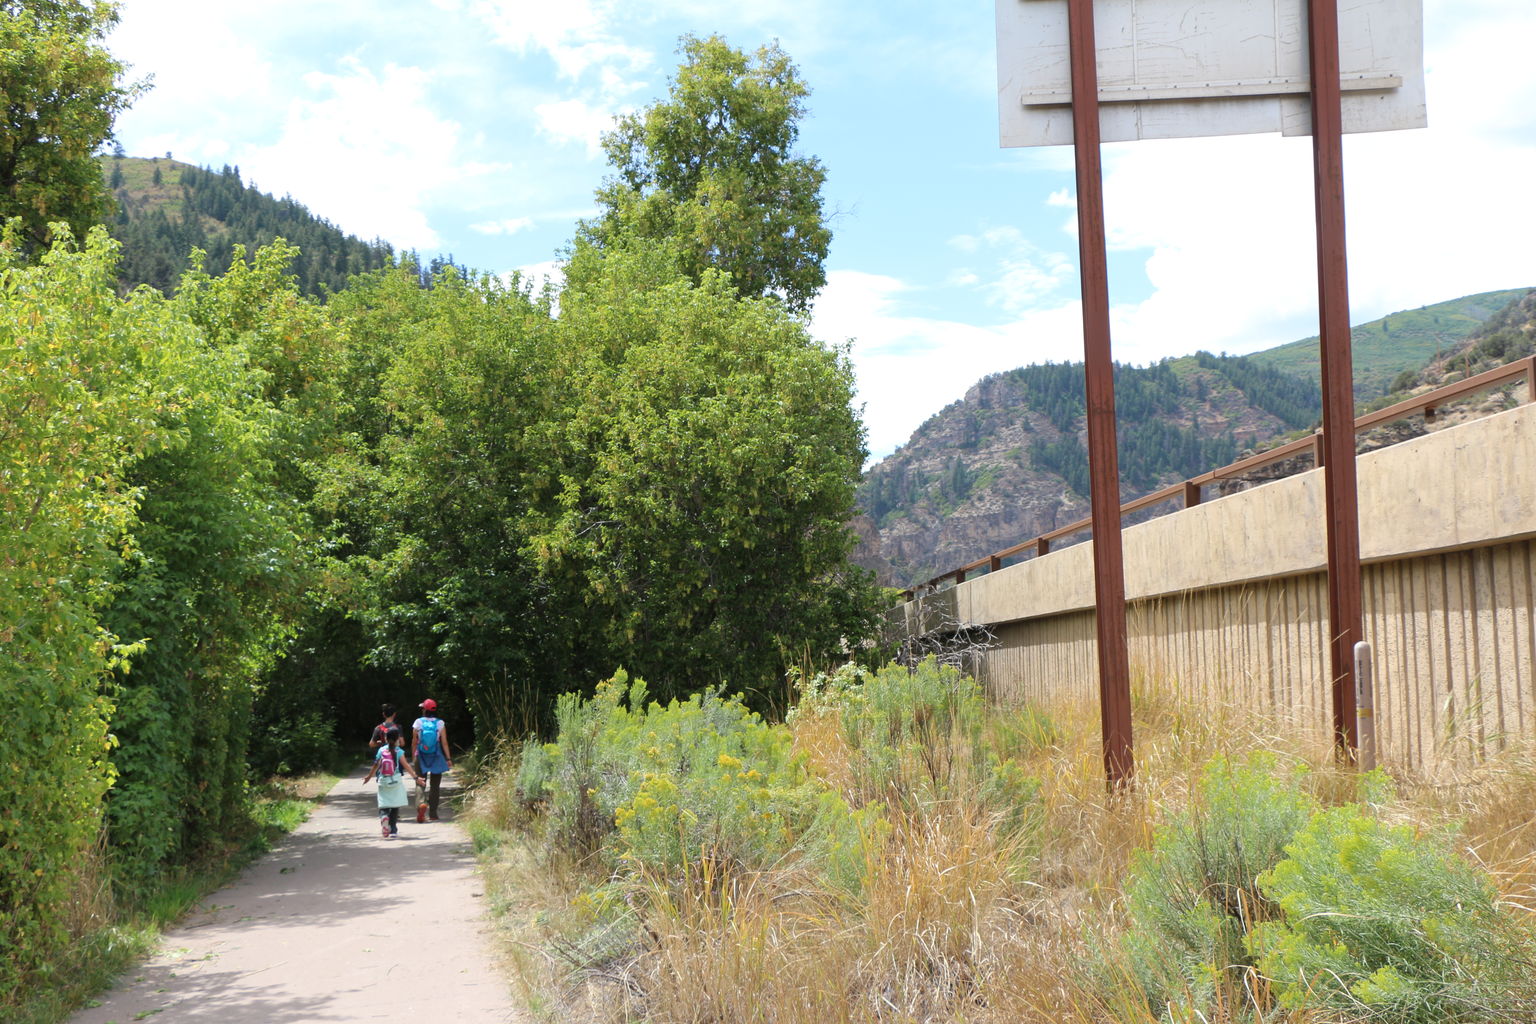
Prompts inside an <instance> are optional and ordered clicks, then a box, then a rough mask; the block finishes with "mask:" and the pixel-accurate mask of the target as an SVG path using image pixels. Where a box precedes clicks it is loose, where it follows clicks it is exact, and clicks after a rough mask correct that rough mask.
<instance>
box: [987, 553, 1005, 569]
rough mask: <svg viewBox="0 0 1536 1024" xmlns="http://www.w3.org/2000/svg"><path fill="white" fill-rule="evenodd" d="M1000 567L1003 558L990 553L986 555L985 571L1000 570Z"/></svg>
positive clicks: (1001, 566)
mask: <svg viewBox="0 0 1536 1024" xmlns="http://www.w3.org/2000/svg"><path fill="white" fill-rule="evenodd" d="M1002 568H1003V560H1002V559H1001V558H999V557H997V556H996V555H991V556H989V557H988V559H987V572H1001V571H1002Z"/></svg>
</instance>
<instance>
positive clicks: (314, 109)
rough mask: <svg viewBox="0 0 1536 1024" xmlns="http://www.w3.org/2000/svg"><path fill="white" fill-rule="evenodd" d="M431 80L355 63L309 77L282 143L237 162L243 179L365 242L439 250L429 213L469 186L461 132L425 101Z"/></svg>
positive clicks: (414, 71) (415, 71) (405, 70)
mask: <svg viewBox="0 0 1536 1024" xmlns="http://www.w3.org/2000/svg"><path fill="white" fill-rule="evenodd" d="M431 81H432V75H431V74H430V73H428V72H425V71H423V70H421V69H419V68H414V67H398V66H396V65H393V64H390V65H386V66H385V67H384V69H383V71H382V72H375V71H374V70H372V69H371V68H368V67H366V66H364V65H363V64H362V63H361V62H360V61H358V60H357V59H355V58H347V59H345V60H344V61H343V62H342V69H341V71H340V73H337V74H327V73H322V72H312V73H310V74H308V75H306V76H305V77H304V84H305V85H306V86H307V87H308V89H309V96H307V97H305V98H300V99H295V100H294V101H293V102H292V103H291V104H290V105H289V108H288V112H287V120H286V122H285V124H284V126H283V130H282V133H281V135H280V136H279V138H278V139H277V140H276V141H275V142H273V143H272V144H270V145H267V146H260V147H253V148H250V149H247V150H245V151H244V152H243V153H241V154H240V160H239V162H240V165H241V169H242V170H243V171H245V172H246V173H247V176H248V177H249V178H253V179H255V180H256V182H257V184H258V185H259V186H260V187H261V188H262V189H263V190H265V191H269V192H274V193H277V194H281V193H284V192H291V193H293V194H295V195H300V196H302V197H303V201H304V203H305V204H306V205H307V206H309V207H310V209H312V210H313V211H314V212H315V213H316V214H318V215H320V216H323V217H326V218H327V219H330V220H332V221H335V222H336V223H337V224H339V225H340V226H341V227H342V228H343V229H344V230H346V231H349V232H352V233H354V234H357V235H359V236H361V237H363V238H373V237H375V236H377V237H382V238H386V239H388V240H389V241H391V242H393V243H394V244H396V245H397V246H401V247H403V248H411V249H436V248H438V247H439V242H440V240H439V237H438V234H437V232H436V230H434V229H433V227H432V225H431V224H430V222H429V220H428V217H427V214H426V211H425V207H426V205H427V203H428V200H429V199H430V198H431V197H432V196H433V195H434V194H436V193H439V192H442V191H445V190H447V189H450V188H452V186H453V185H454V183H455V181H458V180H460V179H462V177H463V172H462V171H461V170H460V168H459V167H458V139H459V126H458V125H457V124H456V123H454V122H453V121H450V120H446V119H444V118H442V117H440V116H439V115H438V113H437V111H436V109H435V107H434V105H433V104H432V102H431V99H430V97H429V95H428V93H429V86H430V84H431Z"/></svg>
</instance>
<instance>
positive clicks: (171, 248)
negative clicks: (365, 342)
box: [101, 155, 431, 295]
mask: <svg viewBox="0 0 1536 1024" xmlns="http://www.w3.org/2000/svg"><path fill="white" fill-rule="evenodd" d="M101 164H102V173H103V174H104V175H105V176H106V179H107V184H108V187H109V188H110V189H111V193H112V198H113V201H114V203H115V205H116V211H115V213H114V215H113V217H112V221H111V230H112V235H113V237H114V238H116V239H117V240H118V241H120V242H121V243H122V244H123V255H122V258H121V259H120V260H119V262H118V267H117V277H118V282H119V283H120V285H121V286H122V287H123V288H124V289H129V288H133V287H134V286H136V285H140V284H148V285H152V286H153V287H155V288H158V289H160V290H161V291H166V292H168V291H170V290H172V289H174V288H175V287H176V284H177V283H178V282H179V281H180V280H181V275H182V272H183V271H184V270H185V269H186V267H187V254H188V253H190V252H191V251H192V250H193V249H194V248H196V249H201V250H203V251H204V252H206V253H207V254H208V256H207V260H206V261H205V263H204V269H205V270H207V271H208V272H209V273H211V274H221V273H223V272H224V271H225V270H227V269H228V268H229V264H230V260H231V259H232V258H233V253H234V247H235V246H237V245H239V246H244V247H245V251H246V253H247V254H250V253H254V252H255V251H256V250H257V249H258V248H259V247H261V246H263V245H267V244H269V243H271V242H272V241H273V240H274V239H276V238H283V239H286V240H287V241H288V242H289V243H290V244H292V245H294V246H296V247H297V248H298V252H297V253H296V254H295V255H294V257H293V266H292V273H293V275H294V278H295V280H297V282H298V285H299V289H300V291H302V292H303V293H304V294H306V295H320V294H322V293H324V292H335V291H340V290H341V289H342V288H343V287H344V286H345V285H346V283H347V278H349V277H350V276H352V275H353V274H360V273H364V272H365V271H370V270H378V269H379V268H381V267H384V266H387V265H389V264H390V262H391V257H392V256H393V249H392V248H391V247H390V245H389V243H388V242H385V241H383V240H382V239H374V240H373V241H371V242H364V241H361V240H359V239H357V238H355V237H353V236H351V235H348V234H346V233H345V232H343V231H342V230H341V229H340V228H338V227H336V226H335V225H334V224H332V223H330V222H329V221H326V220H324V219H322V218H319V217H316V216H315V215H314V214H312V213H310V212H309V210H308V209H307V208H306V207H305V206H304V205H303V204H301V203H299V202H297V201H296V200H294V199H293V198H292V197H289V196H285V197H283V198H282V199H277V198H275V197H273V196H270V195H267V194H266V193H264V192H260V191H257V190H256V189H255V188H253V187H251V186H248V185H246V184H245V183H244V182H242V181H241V178H240V169H239V168H238V167H229V166H225V167H223V168H221V169H219V170H217V171H215V170H211V169H209V168H201V167H193V166H191V165H189V164H184V163H181V162H179V161H176V160H172V159H170V157H169V155H167V156H166V157H164V158H161V157H154V158H150V159H140V158H136V157H128V156H113V157H106V158H103V159H102V161H101ZM430 269H431V268H428V270H429V272H430Z"/></svg>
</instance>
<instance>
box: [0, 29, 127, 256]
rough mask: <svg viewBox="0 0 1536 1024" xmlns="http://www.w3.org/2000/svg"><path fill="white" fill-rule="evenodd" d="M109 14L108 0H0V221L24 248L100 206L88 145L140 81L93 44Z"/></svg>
mask: <svg viewBox="0 0 1536 1024" xmlns="http://www.w3.org/2000/svg"><path fill="white" fill-rule="evenodd" d="M117 17H118V15H117V4H115V3H112V2H109V0H100V2H98V0H0V220H8V219H10V218H12V217H19V218H21V222H22V227H23V231H24V232H25V235H26V237H27V239H28V241H29V243H30V244H31V245H32V246H34V247H36V246H40V245H44V244H46V243H47V241H48V240H49V238H50V237H51V234H52V232H51V229H50V227H49V225H50V224H51V223H52V222H55V221H64V222H67V223H68V224H69V225H70V227H71V228H72V229H73V231H74V233H75V234H76V235H77V236H79V237H84V235H85V232H86V230H87V229H88V228H89V227H90V226H91V225H93V224H96V223H99V222H100V221H101V220H102V219H103V217H104V216H105V215H106V213H107V211H108V210H109V209H110V206H109V204H110V201H111V193H110V192H109V191H108V190H107V187H106V183H105V182H104V181H103V180H102V175H101V166H100V165H99V164H98V163H97V162H96V159H95V157H94V154H95V152H96V150H97V149H98V148H99V147H100V146H101V145H102V144H103V143H104V142H106V141H107V140H108V139H110V138H111V137H112V122H113V120H114V119H115V118H116V116H117V114H118V113H120V112H121V111H122V110H124V109H126V108H127V107H128V105H129V103H130V102H131V101H132V100H133V98H134V97H135V95H136V94H137V92H138V90H139V88H140V87H139V86H136V85H131V84H126V83H125V82H124V81H123V75H124V72H125V70H126V69H125V67H124V65H123V64H122V63H121V62H119V61H117V60H114V59H113V57H112V55H111V54H110V53H108V52H107V50H106V48H105V47H104V46H103V45H102V41H103V40H104V39H105V37H106V34H107V33H108V32H109V31H110V30H111V28H112V27H113V26H114V25H116V24H117Z"/></svg>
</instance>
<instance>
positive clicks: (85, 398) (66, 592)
mask: <svg viewBox="0 0 1536 1024" xmlns="http://www.w3.org/2000/svg"><path fill="white" fill-rule="evenodd" d="M64 234H65V235H66V236H67V230H66V231H65V232H64ZM112 257H113V253H112V243H111V242H110V241H109V240H108V239H107V237H106V235H105V233H104V232H102V231H100V230H98V231H96V232H93V233H92V235H91V237H90V239H89V240H88V242H87V244H86V247H85V249H84V251H76V250H75V248H74V246H72V245H70V244H68V240H67V237H66V238H63V239H61V240H60V243H59V244H58V245H56V246H55V247H54V248H53V249H52V250H51V251H49V252H46V253H44V254H43V255H42V257H41V258H40V259H39V260H38V261H37V262H36V264H35V265H32V266H27V265H25V264H23V263H22V261H21V259H20V252H19V249H18V247H17V246H16V245H14V244H0V703H3V704H4V706H5V707H6V708H8V709H10V711H9V727H8V728H9V731H10V732H11V734H12V736H13V737H16V738H20V739H18V741H16V742H11V743H6V744H3V745H0V777H3V778H4V779H5V780H6V781H5V812H6V817H5V821H4V823H3V825H0V1008H3V1007H5V1006H6V1005H8V1002H9V998H10V996H11V994H12V993H15V992H18V991H21V990H22V988H23V987H24V985H23V982H22V980H21V979H23V978H25V977H26V975H27V972H28V971H30V970H34V969H36V968H38V967H39V966H40V965H42V964H44V963H46V962H47V961H48V960H49V959H50V957H51V956H53V955H55V954H57V952H58V951H59V950H62V949H63V948H65V947H66V946H67V945H68V944H69V943H70V942H71V940H72V939H74V938H75V936H72V935H70V934H69V933H68V919H69V916H70V915H68V914H64V913H53V912H45V911H47V910H48V909H49V908H59V907H63V906H66V905H70V904H71V903H73V902H78V901H81V900H83V899H84V898H85V897H84V896H83V895H82V894H83V893H85V892H87V891H89V890H90V889H91V888H92V887H93V886H94V885H96V884H97V883H99V879H96V878H94V877H92V874H91V872H92V866H91V865H92V862H93V858H92V857H91V856H90V851H91V849H92V847H93V846H94V845H95V843H96V841H97V839H98V837H99V835H100V828H101V807H102V797H103V796H104V794H105V793H106V791H107V789H108V787H109V786H110V785H111V783H112V779H113V770H112V766H111V764H110V761H109V758H108V752H109V749H110V747H109V744H110V738H109V736H108V721H109V717H110V715H111V713H112V702H111V701H110V700H109V698H108V697H107V695H106V688H105V687H104V682H105V680H106V678H107V673H108V672H109V671H110V669H111V668H112V667H113V666H114V665H115V664H118V663H120V660H121V657H122V656H123V655H124V654H125V653H126V651H125V650H124V648H123V647H121V646H120V645H118V644H117V642H116V641H117V638H116V637H114V636H113V635H112V634H111V633H110V632H109V631H108V630H107V629H106V628H104V626H103V621H102V617H101V613H102V608H103V606H104V605H105V604H106V603H107V601H108V599H109V597H110V595H111V592H112V587H113V582H114V579H115V578H116V575H117V573H118V572H119V570H120V567H121V564H122V559H123V552H124V550H125V549H131V548H132V541H131V530H132V527H133V525H134V523H135V521H136V509H137V506H138V504H139V501H140V499H141V494H140V493H139V492H138V491H137V490H136V489H134V488H133V487H132V486H130V484H129V481H128V479H127V477H128V472H129V470H130V467H131V466H132V464H133V463H134V462H135V461H136V460H138V459H140V458H142V457H144V456H145V455H146V454H149V453H151V452H153V451H155V450H157V449H158V448H160V447H161V446H163V445H164V444H165V443H166V441H167V438H166V437H165V432H164V431H163V430H162V429H161V427H160V425H159V424H157V423H156V422H155V419H156V416H157V414H158V413H159V411H161V409H162V406H163V402H162V397H163V396H161V395H157V394H156V393H155V392H154V390H153V389H152V388H150V387H148V386H147V385H146V382H144V381H143V380H142V379H141V378H139V377H138V376H137V375H133V374H128V375H120V374H118V372H117V368H118V367H119V366H121V365H122V364H123V363H124V362H125V361H128V360H131V359H135V358H137V355H139V354H144V353H143V352H142V349H145V348H149V349H152V348H153V346H154V344H155V342H156V341H157V340H158V335H157V333H156V331H155V329H154V328H155V325H154V324H153V323H151V322H150V321H149V320H148V319H146V317H145V316H144V315H143V311H142V310H140V309H139V308H137V307H131V306H128V305H126V304H123V303H120V302H118V301H117V300H116V297H115V295H114V292H113V285H112V276H111V275H112ZM135 639H137V638H135ZM0 1015H3V1011H0Z"/></svg>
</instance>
